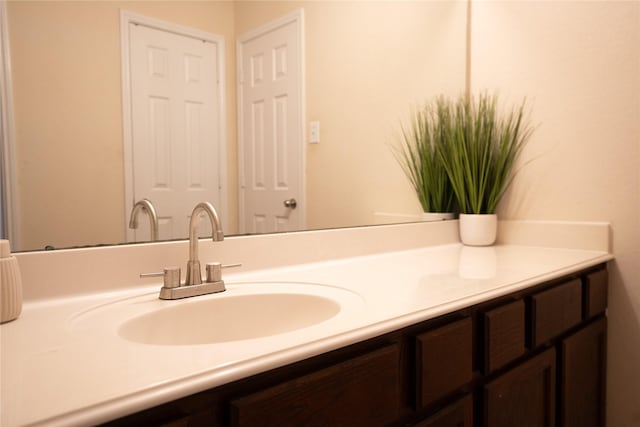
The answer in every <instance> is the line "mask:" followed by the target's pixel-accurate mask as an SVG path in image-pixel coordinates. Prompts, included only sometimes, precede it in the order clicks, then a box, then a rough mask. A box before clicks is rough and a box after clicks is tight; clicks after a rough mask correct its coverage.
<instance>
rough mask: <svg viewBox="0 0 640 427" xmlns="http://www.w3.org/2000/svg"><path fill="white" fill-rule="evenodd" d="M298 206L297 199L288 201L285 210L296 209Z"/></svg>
mask: <svg viewBox="0 0 640 427" xmlns="http://www.w3.org/2000/svg"><path fill="white" fill-rule="evenodd" d="M296 206H298V202H296V199H294V198H291V199H288V200H285V201H284V207H285V208H291V209H295V208H296Z"/></svg>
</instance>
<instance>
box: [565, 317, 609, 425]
mask: <svg viewBox="0 0 640 427" xmlns="http://www.w3.org/2000/svg"><path fill="white" fill-rule="evenodd" d="M606 359H607V319H606V318H601V319H600V320H598V321H596V322H594V323H592V324H591V325H589V326H587V327H586V328H584V329H582V330H580V331H578V332H576V333H575V334H573V335H571V336H570V337H568V338H566V339H565V340H564V341H562V353H561V357H560V360H561V363H562V372H563V376H562V379H561V380H560V384H561V387H560V396H561V399H560V402H561V406H560V419H561V420H562V425H563V426H576V427H591V426H593V427H597V426H604V423H605V410H604V408H605V383H606V374H605V372H606V365H607V360H606Z"/></svg>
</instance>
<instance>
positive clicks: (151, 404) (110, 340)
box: [1, 221, 613, 426]
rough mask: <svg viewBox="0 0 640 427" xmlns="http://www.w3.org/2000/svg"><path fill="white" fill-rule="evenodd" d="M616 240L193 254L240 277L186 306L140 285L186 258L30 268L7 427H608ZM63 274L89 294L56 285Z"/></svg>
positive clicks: (151, 254)
mask: <svg viewBox="0 0 640 427" xmlns="http://www.w3.org/2000/svg"><path fill="white" fill-rule="evenodd" d="M541 230H543V231H544V233H541ZM608 235H609V231H608V226H607V225H606V224H570V223H536V224H506V223H505V224H502V228H501V232H500V236H501V237H500V239H501V240H500V242H499V244H497V245H495V246H492V247H487V248H472V247H464V246H462V245H461V244H459V243H458V242H457V223H456V222H455V221H450V222H449V221H448V222H446V223H443V224H408V225H403V226H383V227H373V228H371V229H352V230H333V231H331V232H326V233H324V232H315V233H308V234H305V233H295V234H292V235H273V236H263V237H262V238H261V237H252V238H250V239H246V240H245V241H243V239H242V238H238V239H233V238H230V239H228V241H227V240H225V241H224V242H223V244H224V245H226V246H222V245H220V246H216V244H213V243H209V244H208V245H207V244H204V241H203V242H201V243H200V246H201V248H202V251H201V259H204V260H214V259H215V260H219V261H221V262H223V263H232V262H238V261H242V262H243V267H242V268H240V270H239V271H236V272H233V273H231V272H229V274H227V275H226V277H225V278H224V279H225V282H226V285H227V291H225V292H223V293H220V294H212V295H207V296H202V297H195V298H189V299H186V300H179V301H162V300H159V299H158V292H159V289H160V283H159V282H154V283H151V284H143V285H142V286H141V285H140V282H139V280H140V279H138V277H137V275H138V273H139V272H143V271H149V270H150V269H151V268H152V267H153V265H152V264H154V265H155V263H158V262H162V263H163V264H164V265H171V264H169V263H168V261H171V260H174V259H175V257H176V256H179V255H182V254H183V253H186V248H185V245H184V243H180V242H177V243H175V242H174V243H171V244H167V245H164V246H163V245H149V246H145V245H140V246H139V247H136V246H133V247H127V248H98V249H96V250H95V251H94V252H93V253H91V252H87V251H78V252H73V253H72V252H69V253H64V251H61V252H60V253H59V254H40V255H38V254H32V255H30V254H25V255H24V256H23V257H22V258H20V259H19V261H20V262H21V267H22V268H23V269H24V270H26V271H25V274H24V280H25V282H27V283H34V285H33V287H32V288H30V289H25V291H26V295H28V296H29V297H30V298H31V301H29V302H27V304H25V307H24V311H23V314H22V316H21V317H20V318H19V319H18V320H17V321H15V322H12V323H8V324H5V325H3V326H2V330H1V339H2V349H1V351H2V360H1V364H2V379H1V386H2V398H1V403H2V411H1V413H2V415H1V417H2V419H1V421H2V425H3V426H13V425H30V424H33V425H95V424H107V425H143V424H144V425H176V426H178V425H220V426H254V425H259V426H269V425H277V426H282V425H294V426H299V425H319V426H320V425H322V426H325V425H348V426H357V425H363V426H374V425H419V426H454V425H455V426H459V425H464V426H467V425H476V426H512V425H519V423H518V420H522V419H527V420H530V421H531V423H532V425H546V426H551V425H558V426H569V425H579V426H589V425H594V426H598V425H604V408H605V406H604V401H605V382H606V381H605V378H606V374H605V363H606V308H607V283H608V275H607V268H606V267H607V262H608V261H610V260H611V259H612V258H613V257H612V255H611V254H610V253H609V252H608ZM541 236H543V237H541ZM261 239H263V240H261ZM541 239H542V240H541ZM346 241H348V242H350V243H349V244H348V245H346V244H344V242H346ZM273 245H276V247H278V249H279V251H278V252H274V253H270V254H267V253H266V252H265V248H266V247H273ZM345 248H348V249H345ZM221 249H222V250H221ZM214 251H215V253H213V252H214ZM349 251H351V252H349ZM220 254H222V255H220ZM328 254H331V255H328ZM43 257H47V258H43ZM56 257H57V259H56ZM163 257H166V259H165V258H163ZM301 257H303V259H302V258H301ZM239 258H240V259H239ZM285 258H286V260H287V262H286V263H285V262H284V261H283V260H284V259H285ZM61 259H64V262H62V264H61ZM165 262H166V263H165ZM175 262H177V261H174V263H175ZM261 263H266V264H268V265H269V266H270V267H271V268H266V267H265V265H264V264H261ZM70 265H73V266H76V267H74V268H77V269H78V270H82V269H85V268H86V269H89V270H93V271H94V272H95V273H96V274H95V277H96V279H95V282H93V283H92V288H91V289H90V292H88V291H85V292H84V293H80V292H78V289H77V288H76V287H80V286H82V285H83V284H84V285H86V283H87V282H86V281H85V282H82V281H80V282H79V283H71V284H68V285H65V284H64V283H63V282H64V280H65V279H68V278H69V275H68V273H67V274H66V275H65V274H63V272H65V271H68V270H67V269H66V268H68V267H69V266H70ZM113 265H119V266H120V267H119V268H118V269H117V270H112V269H111V268H112V267H113ZM36 266H37V267H39V268H37V269H36V268H35V267H36ZM162 266H163V265H160V266H157V267H162ZM65 267H66V268H65ZM57 268H58V269H59V271H57V270H56V269H57ZM43 269H44V270H45V271H46V272H47V274H48V276H49V282H48V283H49V285H55V286H59V288H58V292H59V293H60V295H59V296H58V297H52V296H50V295H47V292H51V290H50V289H49V288H48V287H44V286H42V283H41V282H39V281H37V280H36V279H37V278H38V277H37V275H38V274H42V273H41V271H42V270H43ZM101 269H103V270H101ZM107 272H109V273H107ZM103 275H104V276H109V277H103ZM56 281H58V282H57V283H56ZM114 284H115V285H114ZM38 286H41V287H40V288H38ZM65 286H66V287H65ZM109 286H110V287H109ZM102 287H104V288H102ZM296 307H302V309H300V310H296ZM269 310H271V311H269ZM216 314H218V315H220V316H222V317H217V318H216V317H215V315H216ZM207 316H210V317H207ZM182 318H186V319H187V320H186V321H180V319H182ZM163 322H164V323H163ZM157 325H163V326H162V327H160V328H155V326H157Z"/></svg>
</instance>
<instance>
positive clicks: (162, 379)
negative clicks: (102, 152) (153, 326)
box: [0, 243, 613, 427]
mask: <svg viewBox="0 0 640 427" xmlns="http://www.w3.org/2000/svg"><path fill="white" fill-rule="evenodd" d="M612 258H613V257H612V255H611V254H609V253H607V252H603V251H595V250H579V249H559V248H544V247H530V246H518V245H496V246H492V247H485V248H474V247H465V246H462V245H460V244H458V243H455V244H445V245H439V246H432V247H425V248H419V249H411V250H405V251H395V252H388V253H383V254H375V255H368V256H361V257H350V258H344V259H339V260H334V261H326V262H315V263H306V264H300V265H295V266H290V267H283V268H276V269H270V270H260V271H252V272H244V273H231V272H230V271H229V272H226V274H225V281H226V282H227V291H226V292H225V293H223V294H226V296H228V295H234V294H243V293H250V292H252V291H251V283H257V282H260V283H270V284H272V285H273V286H286V284H287V283H292V282H296V283H298V284H300V283H309V284H316V285H321V286H326V287H330V288H339V289H340V291H341V292H344V291H347V293H349V294H350V295H353V296H354V297H353V298H346V299H345V301H344V302H343V306H342V312H341V314H340V317H337V318H334V319H333V321H326V322H323V323H321V324H319V325H315V326H312V327H309V328H305V329H301V330H296V331H291V332H285V333H280V334H278V335H273V336H269V337H263V338H252V339H246V340H242V341H233V342H225V343H214V344H199V345H179V346H172V345H150V344H140V343H135V342H131V341H127V340H125V339H123V338H121V337H120V336H119V335H118V333H117V328H118V325H119V324H120V322H121V321H122V320H123V319H124V318H125V317H126V316H128V315H131V314H132V313H133V314H135V313H134V312H135V309H131V308H129V312H128V313H117V312H115V311H114V312H113V315H104V313H109V311H108V310H109V307H112V306H118V305H119V304H120V305H122V303H123V302H127V304H128V307H133V304H132V302H135V303H136V304H140V307H142V306H143V305H145V304H146V306H151V307H155V306H157V307H164V306H169V305H171V304H176V303H178V304H180V303H182V302H175V301H160V300H158V299H157V294H158V285H157V284H155V285H153V286H144V287H140V288H135V289H125V290H119V291H114V292H101V293H95V294H89V295H84V296H71V297H65V298H59V299H53V300H43V301H37V302H30V303H27V304H25V305H24V308H23V312H22V315H21V316H20V318H19V319H18V320H16V321H14V322H11V323H7V324H5V325H2V327H1V330H0V333H1V369H2V370H1V382H2V384H1V386H2V388H1V392H2V393H1V395H0V400H1V404H2V407H1V420H0V421H1V422H0V424H2V425H3V426H6V427H8V426H14V425H25V424H47V425H56V424H59V425H80V424H95V423H99V422H104V421H107V420H109V419H113V418H117V417H120V416H124V415H126V414H129V413H132V412H136V411H139V410H142V409H145V408H148V407H152V406H155V405H158V404H161V403H163V402H167V401H170V400H174V399H177V398H179V397H183V396H187V395H190V394H193V393H196V392H199V391H202V390H206V389H208V388H212V387H215V386H218V385H221V384H225V383H228V382H230V381H234V380H237V379H240V378H243V377H247V376H250V375H253V374H256V373H259V372H263V371H265V370H268V369H273V368H276V367H278V366H283V365H285V364H288V363H292V362H294V361H298V360H301V359H304V358H307V357H310V356H313V355H317V354H320V353H324V352H327V351H330V350H332V349H335V348H338V347H342V346H345V345H348V344H351V343H354V342H357V341H361V340H364V339H367V338H371V337H374V336H377V335H380V334H383V333H386V332H390V331H393V330H396V329H398V328H402V327H404V326H408V325H410V324H413V323H416V322H419V321H423V320H427V319H430V318H434V317H436V316H439V315H442V314H445V313H448V312H451V311H454V310H457V309H461V308H464V307H467V306H470V305H473V304H476V303H479V302H482V301H486V300H489V299H491V298H495V297H499V296H501V295H504V294H507V293H510V292H514V291H518V290H520V289H524V288H527V287H529V286H532V285H535V284H539V283H542V282H544V281H547V280H551V279H554V278H558V277H561V276H563V275H566V274H570V273H573V272H576V271H579V270H582V269H584V268H588V267H591V266H594V265H597V264H600V263H603V262H607V261H609V260H611V259H612ZM279 284H280V285H279ZM314 288H317V286H314ZM223 294H219V295H223ZM216 297H217V296H216V295H211V296H206V297H204V298H216ZM197 298H202V297H197ZM131 310H133V312H131ZM95 312H100V313H102V315H101V316H102V317H100V318H99V319H98V317H95V318H94V319H93V321H90V322H84V321H83V319H85V318H87V317H91V316H92V315H93V313H95ZM247 316H251V313H247ZM96 319H98V320H96ZM256 321H259V319H256ZM207 327H210V326H207ZM219 327H221V328H222V327H224V324H221V325H219Z"/></svg>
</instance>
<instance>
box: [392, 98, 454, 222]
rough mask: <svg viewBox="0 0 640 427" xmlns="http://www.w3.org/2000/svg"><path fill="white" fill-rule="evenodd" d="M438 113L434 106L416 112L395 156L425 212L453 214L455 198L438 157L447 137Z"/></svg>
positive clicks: (405, 128) (405, 130) (403, 128)
mask: <svg viewBox="0 0 640 427" xmlns="http://www.w3.org/2000/svg"><path fill="white" fill-rule="evenodd" d="M436 113H437V111H436V110H435V108H434V105H431V104H427V105H425V106H424V107H422V108H419V109H417V110H416V111H415V112H414V113H413V115H412V117H411V121H410V124H409V126H408V127H405V126H403V127H402V140H401V144H400V146H395V147H394V148H395V151H394V154H395V155H396V159H397V160H398V163H399V164H400V166H401V167H402V170H403V171H404V173H405V174H406V176H407V178H408V179H409V181H410V182H411V185H412V186H413V188H414V189H415V191H416V195H417V196H418V200H419V201H420V205H421V206H422V209H423V210H424V212H438V213H443V212H452V211H453V207H454V201H455V195H454V193H453V189H452V188H451V183H450V182H449V177H448V175H447V170H446V169H445V167H444V165H443V164H442V161H441V156H440V155H439V154H438V152H439V148H438V146H440V145H441V144H443V142H444V141H443V137H444V136H445V135H446V134H445V133H444V132H443V129H442V128H441V127H442V126H441V125H442V123H441V121H440V120H439V117H438V116H437V114H436Z"/></svg>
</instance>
